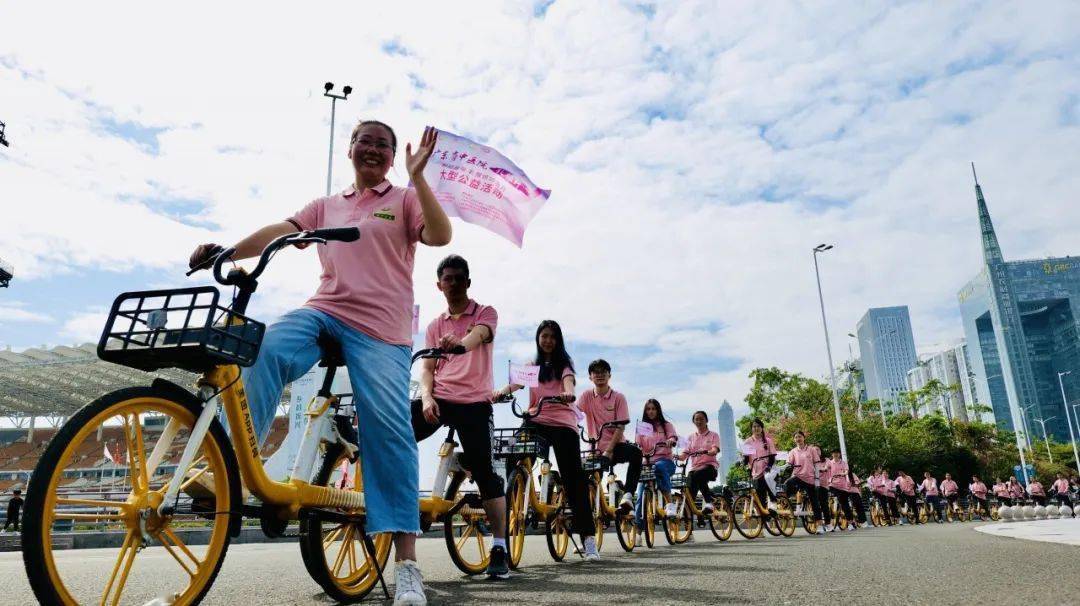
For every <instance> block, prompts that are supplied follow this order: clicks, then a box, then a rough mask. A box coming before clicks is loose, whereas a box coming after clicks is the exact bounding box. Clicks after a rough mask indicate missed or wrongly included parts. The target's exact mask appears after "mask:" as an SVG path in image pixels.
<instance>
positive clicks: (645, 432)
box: [636, 423, 656, 438]
mask: <svg viewBox="0 0 1080 606" xmlns="http://www.w3.org/2000/svg"><path fill="white" fill-rule="evenodd" d="M636 433H637V435H639V436H641V437H643V438H647V437H650V436H652V435H653V434H654V433H656V430H654V429H653V426H652V423H638V424H637V432H636Z"/></svg>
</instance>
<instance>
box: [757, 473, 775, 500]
mask: <svg viewBox="0 0 1080 606" xmlns="http://www.w3.org/2000/svg"><path fill="white" fill-rule="evenodd" d="M754 491H755V492H757V498H758V499H759V500H760V501H761V506H762V507H765V506H766V505H767V504H768V503H769V499H772V498H773V497H775V496H776V495H774V494H773V493H772V491H771V490H769V483H768V482H766V481H765V476H761V477H760V478H757V479H755V480H754Z"/></svg>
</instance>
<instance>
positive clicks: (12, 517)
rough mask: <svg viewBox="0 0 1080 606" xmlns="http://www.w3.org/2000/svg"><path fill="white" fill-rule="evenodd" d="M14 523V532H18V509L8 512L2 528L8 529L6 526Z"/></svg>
mask: <svg viewBox="0 0 1080 606" xmlns="http://www.w3.org/2000/svg"><path fill="white" fill-rule="evenodd" d="M12 524H14V525H15V532H19V511H18V510H15V512H10V511H9V512H8V517H7V520H6V521H5V522H4V530H7V529H8V526H11V525H12Z"/></svg>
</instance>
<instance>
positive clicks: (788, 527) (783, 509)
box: [773, 495, 795, 537]
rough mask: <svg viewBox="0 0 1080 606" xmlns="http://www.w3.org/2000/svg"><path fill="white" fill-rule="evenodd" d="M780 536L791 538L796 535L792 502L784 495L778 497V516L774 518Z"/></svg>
mask: <svg viewBox="0 0 1080 606" xmlns="http://www.w3.org/2000/svg"><path fill="white" fill-rule="evenodd" d="M773 521H774V523H775V524H776V527H777V529H778V530H779V531H780V534H782V535H784V536H785V537H790V536H791V535H793V534H795V513H794V512H793V511H792V509H791V501H789V500H788V498H787V497H785V496H784V495H777V497H776V514H774V516H773Z"/></svg>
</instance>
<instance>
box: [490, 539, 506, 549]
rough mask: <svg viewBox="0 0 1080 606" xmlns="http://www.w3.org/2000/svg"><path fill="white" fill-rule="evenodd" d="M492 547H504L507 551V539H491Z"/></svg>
mask: <svg viewBox="0 0 1080 606" xmlns="http://www.w3.org/2000/svg"><path fill="white" fill-rule="evenodd" d="M491 543H492V547H502V548H503V549H506V539H491Z"/></svg>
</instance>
